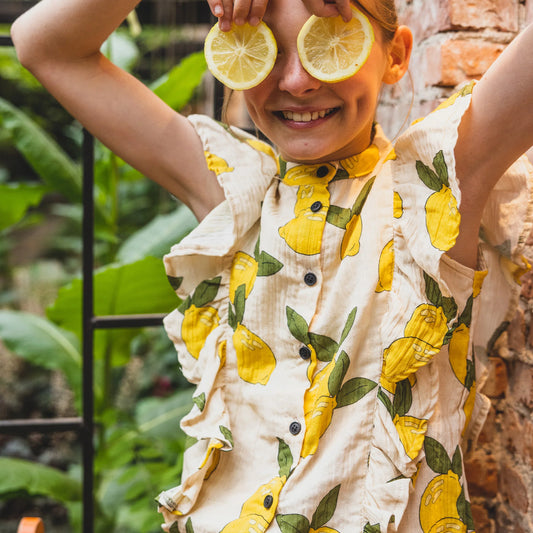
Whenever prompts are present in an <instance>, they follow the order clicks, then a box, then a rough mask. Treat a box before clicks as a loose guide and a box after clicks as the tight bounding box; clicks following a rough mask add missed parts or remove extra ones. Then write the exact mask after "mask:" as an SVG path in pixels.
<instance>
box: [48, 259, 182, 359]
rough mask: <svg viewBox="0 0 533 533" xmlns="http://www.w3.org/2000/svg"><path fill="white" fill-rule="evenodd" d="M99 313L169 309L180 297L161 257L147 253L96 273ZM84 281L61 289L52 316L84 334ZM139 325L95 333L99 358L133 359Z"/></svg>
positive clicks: (95, 284)
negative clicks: (135, 327)
mask: <svg viewBox="0 0 533 533" xmlns="http://www.w3.org/2000/svg"><path fill="white" fill-rule="evenodd" d="M94 293H95V298H94V312H95V315H96V316H107V315H132V314H133V315H134V314H146V313H148V314H149V313H167V312H169V311H170V310H171V309H172V308H174V307H175V306H176V304H177V303H178V300H177V298H176V295H175V294H174V292H173V291H172V288H171V287H170V285H169V283H168V281H167V278H166V275H165V272H164V269H163V263H162V261H161V260H160V259H156V258H154V257H147V258H145V259H143V260H141V261H137V262H135V263H131V264H128V265H122V266H119V265H110V266H107V267H105V268H103V269H101V270H99V271H98V272H97V273H96V274H95V276H94ZM81 296H82V282H81V280H80V279H77V280H74V281H73V282H72V283H71V284H70V285H68V286H67V287H64V288H62V289H60V291H59V294H58V298H57V299H56V301H55V303H54V304H53V305H52V306H51V307H50V308H48V317H49V318H50V319H51V320H52V321H54V322H55V323H56V324H58V325H59V326H61V327H63V328H65V329H67V330H69V331H72V332H74V333H75V334H76V335H77V336H78V337H79V338H81ZM136 334H137V330H135V329H113V330H99V331H97V332H96V335H95V344H94V348H95V350H94V353H95V358H96V359H97V360H98V359H102V358H103V357H104V355H105V354H106V353H112V354H113V365H114V366H120V365H122V364H124V363H126V362H127V361H128V360H129V355H130V351H129V344H130V341H131V339H132V338H133V337H134V336H135V335H136Z"/></svg>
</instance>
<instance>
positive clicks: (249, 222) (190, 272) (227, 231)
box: [164, 115, 277, 298]
mask: <svg viewBox="0 0 533 533" xmlns="http://www.w3.org/2000/svg"><path fill="white" fill-rule="evenodd" d="M189 121H190V122H191V123H192V125H193V126H194V128H195V129H196V132H197V133H198V135H199V137H200V139H201V141H202V144H203V147H204V152H205V157H206V161H207V164H208V167H209V168H210V169H211V170H213V171H214V172H215V173H216V174H217V178H218V181H219V183H220V185H221V186H222V187H223V189H224V194H225V197H226V200H225V201H224V202H222V203H221V204H220V205H218V206H217V207H216V208H215V209H213V210H212V211H211V212H210V213H209V215H208V216H207V217H206V218H205V219H204V220H203V221H202V222H201V224H200V225H199V226H198V227H197V228H196V229H195V230H194V231H192V232H191V233H190V234H189V235H188V236H187V237H185V238H184V239H183V240H182V241H181V242H180V243H179V244H177V245H175V246H174V247H173V248H172V250H171V251H170V253H169V254H168V255H166V256H165V258H164V261H165V268H166V271H167V275H168V276H169V277H171V278H172V279H176V280H179V282H178V283H176V288H177V291H176V292H177V294H178V296H180V297H181V298H185V297H186V296H187V295H189V294H190V293H191V292H192V291H193V290H194V289H195V287H196V286H197V285H198V284H199V283H201V282H202V281H203V280H205V279H210V278H213V277H215V276H217V275H218V273H219V272H220V271H221V269H222V268H224V266H225V265H226V262H227V257H228V255H229V253H230V251H231V250H232V249H233V247H234V245H235V243H236V242H237V240H238V238H239V237H242V236H243V235H245V234H246V232H247V230H249V229H250V228H251V227H252V226H253V225H254V224H255V223H256V222H257V221H258V220H259V218H260V215H261V202H262V201H263V199H264V197H265V193H266V190H267V188H268V186H269V185H270V183H271V182H272V179H273V178H274V176H275V175H276V173H277V159H276V156H275V154H274V152H273V150H272V148H271V147H270V146H269V145H268V144H266V143H263V142H261V141H259V140H257V139H256V138H255V137H253V136H251V135H249V134H247V133H246V132H244V131H242V130H239V129H237V128H232V127H229V126H225V125H223V124H220V123H218V122H216V121H214V120H212V119H210V118H209V117H206V116H203V115H191V116H190V117H189ZM209 258H210V259H209ZM230 261H231V259H230Z"/></svg>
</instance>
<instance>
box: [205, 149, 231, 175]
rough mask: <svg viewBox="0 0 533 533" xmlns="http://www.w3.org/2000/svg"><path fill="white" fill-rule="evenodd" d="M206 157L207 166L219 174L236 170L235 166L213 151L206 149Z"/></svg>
mask: <svg viewBox="0 0 533 533" xmlns="http://www.w3.org/2000/svg"><path fill="white" fill-rule="evenodd" d="M204 157H205V160H206V162H207V168H208V169H209V170H212V171H213V172H214V173H215V174H216V175H217V176H219V175H220V174H223V173H225V172H233V171H234V170H235V169H234V168H233V167H230V166H228V164H227V163H226V161H225V160H224V159H222V158H221V157H219V156H217V155H215V154H213V153H211V152H207V151H205V152H204Z"/></svg>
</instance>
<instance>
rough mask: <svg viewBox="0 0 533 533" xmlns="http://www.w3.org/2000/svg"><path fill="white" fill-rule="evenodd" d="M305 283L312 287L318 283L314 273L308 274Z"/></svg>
mask: <svg viewBox="0 0 533 533" xmlns="http://www.w3.org/2000/svg"><path fill="white" fill-rule="evenodd" d="M304 281H305V284H306V285H309V286H310V287H311V286H312V285H314V284H315V283H316V276H315V275H314V274H313V273H312V272H308V273H307V274H306V275H305V276H304Z"/></svg>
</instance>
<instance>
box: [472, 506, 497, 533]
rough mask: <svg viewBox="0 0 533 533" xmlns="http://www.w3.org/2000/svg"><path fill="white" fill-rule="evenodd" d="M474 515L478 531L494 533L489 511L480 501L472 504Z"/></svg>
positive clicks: (477, 532) (479, 532) (478, 532)
mask: <svg viewBox="0 0 533 533" xmlns="http://www.w3.org/2000/svg"><path fill="white" fill-rule="evenodd" d="M472 517H473V518H474V524H475V525H476V533H492V532H493V531H494V529H493V523H492V520H491V519H490V518H489V512H488V511H487V509H485V507H483V506H482V505H480V504H479V503H474V504H472Z"/></svg>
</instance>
